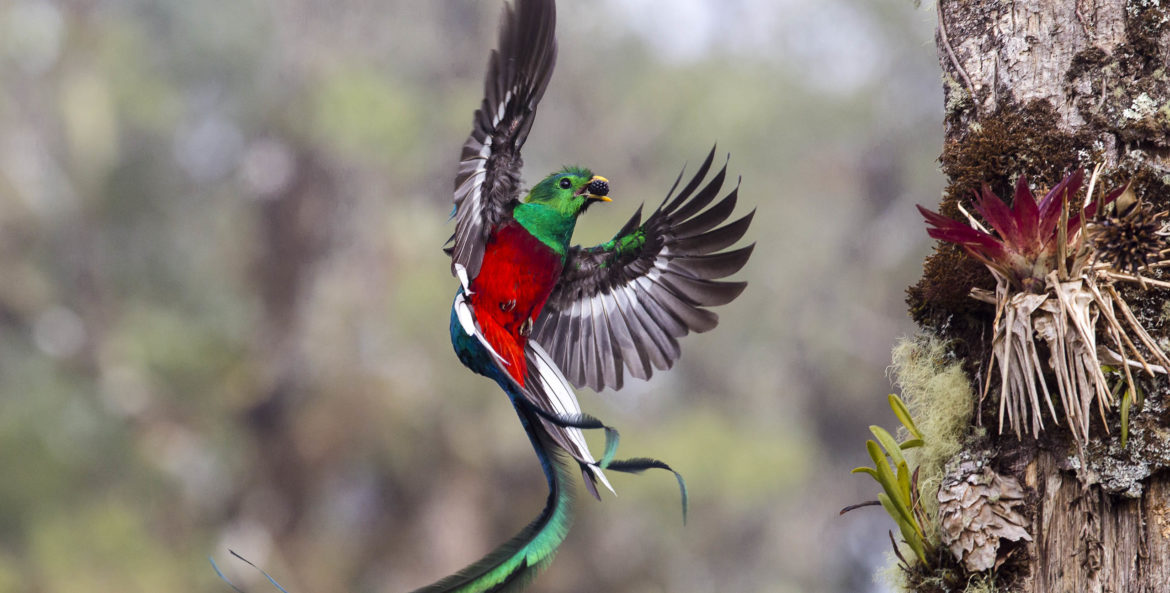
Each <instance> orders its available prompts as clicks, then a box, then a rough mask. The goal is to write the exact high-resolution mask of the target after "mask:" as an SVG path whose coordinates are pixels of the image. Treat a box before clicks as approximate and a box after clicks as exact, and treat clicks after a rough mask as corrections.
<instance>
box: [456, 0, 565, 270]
mask: <svg viewBox="0 0 1170 593" xmlns="http://www.w3.org/2000/svg"><path fill="white" fill-rule="evenodd" d="M556 20H557V17H556V5H555V3H554V1H553V0H516V2H515V6H514V7H513V6H506V7H505V9H504V15H503V17H502V19H501V24H500V41H499V48H498V49H497V50H494V51H492V55H491V58H489V59H488V68H487V77H486V79H485V81H484V98H483V104H482V105H481V106H480V108H479V109H478V110H477V111H476V112H475V119H474V122H473V127H472V130H471V136H470V137H468V138H467V142H466V143H465V144H464V145H463V155H462V157H460V160H459V172H458V174H457V175H456V176H455V196H454V197H455V211H454V213H453V214H452V216H453V217H454V218H455V234H454V235H453V236H452V237H451V241H453V242H454V244H453V245H452V246H451V247H450V248H449V250H448V252H449V253H450V254H451V272H452V273H453V274H456V275H458V273H459V269H460V267H462V269H463V271H464V273H466V275H467V276H468V278H471V279H474V278H475V276H476V274H478V273H479V267H480V263H481V261H482V259H483V250H484V243H485V241H486V239H487V234H488V233H489V232H490V231H491V229H492V228H493V227H494V226H495V225H496V224H497V223H499V222H500V220H501V219H502V218H503V217H504V216H505V214H506V213H507V209H508V208H509V205H510V204H511V203H512V202H513V201H514V200H515V199H516V198H517V195H518V193H519V189H520V188H519V186H520V168H521V166H522V164H523V163H522V161H521V159H520V147H521V146H523V145H524V141H525V139H527V138H528V131H529V129H531V128H532V121H533V118H534V117H535V114H536V105H537V103H538V102H539V101H540V98H541V96H542V95H544V91H545V88H547V87H548V81H549V77H550V76H552V71H553V66H554V64H555V63H556V58H557V42H556V36H555V33H556Z"/></svg>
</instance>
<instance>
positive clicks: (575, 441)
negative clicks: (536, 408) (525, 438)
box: [528, 340, 617, 496]
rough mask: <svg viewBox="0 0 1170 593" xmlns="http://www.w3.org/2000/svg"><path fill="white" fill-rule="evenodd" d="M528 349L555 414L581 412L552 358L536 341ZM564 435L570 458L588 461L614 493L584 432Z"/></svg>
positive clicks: (573, 414) (591, 468)
mask: <svg viewBox="0 0 1170 593" xmlns="http://www.w3.org/2000/svg"><path fill="white" fill-rule="evenodd" d="M528 348H529V349H530V350H531V351H532V354H533V355H534V356H533V357H532V361H533V362H535V363H536V369H535V370H536V373H535V375H536V377H538V378H539V380H540V383H541V386H543V387H544V392H545V393H546V394H548V401H549V404H551V405H552V407H553V409H554V410H555V411H556V413H557V414H559V415H562V416H576V415H579V414H580V413H581V404H580V403H578V401H577V395H576V394H575V393H574V392H573V387H572V386H571V385H569V381H568V380H567V379H565V375H564V374H563V373H561V370H560V369H559V368H557V365H555V364H553V362H552V358H551V357H549V355H548V352H545V350H544V348H542V347H541V345H540V344H539V343H537V342H536V340H529V341H528ZM564 430H565V433H566V436H568V437H569V440H570V442H571V443H572V445H573V447H574V448H575V449H576V451H572V452H571V453H573V456H574V457H577V458H578V459H581V460H583V461H585V462H587V463H588V464H589V470H590V471H592V472H593V475H594V476H596V477H597V481H599V482H601V483H602V485H604V486H605V487H606V488H607V489H608V490H609V491H610V492H613V493H614V495H615V496H616V495H617V492H616V491H615V490H614V489H613V485H611V484H610V483H609V479H608V478H606V477H605V472H603V471H601V468H600V467H598V466H597V460H596V459H594V458H593V454H592V453H591V452H590V451H589V444H588V443H586V442H585V433H584V432H582V431H581V429H579V428H566V429H564Z"/></svg>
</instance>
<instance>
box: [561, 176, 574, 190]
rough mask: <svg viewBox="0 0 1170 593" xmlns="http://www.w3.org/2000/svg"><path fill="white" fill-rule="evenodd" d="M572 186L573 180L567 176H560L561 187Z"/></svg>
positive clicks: (567, 187)
mask: <svg viewBox="0 0 1170 593" xmlns="http://www.w3.org/2000/svg"><path fill="white" fill-rule="evenodd" d="M570 187H573V182H572V181H569V178H568V177H561V189H569V188H570Z"/></svg>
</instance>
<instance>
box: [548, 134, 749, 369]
mask: <svg viewBox="0 0 1170 593" xmlns="http://www.w3.org/2000/svg"><path fill="white" fill-rule="evenodd" d="M714 156H715V150H714V149H712V150H711V153H710V154H709V155H708V156H707V159H706V160H705V161H704V162H703V164H702V166H700V167H699V170H698V172H696V173H695V175H694V177H693V178H692V179H691V180H690V182H688V183H687V185H686V186H685V187H683V189H682V190H681V191H679V193H678V194H677V195H675V194H674V190H675V189H677V188H678V184H679V181H681V180H682V174H681V173H680V174H679V178H678V180H676V181H675V184H674V187H673V188H671V191H670V193H669V194H668V195H667V197H666V199H665V200H664V201H663V203H662V205H661V206H659V207H658V209H657V210H655V211H654V213H653V214H651V215H650V217H649V218H647V219H646V221H645V222H644V223H643V222H641V208H639V209H638V212H637V213H635V214H634V216H633V217H632V218H630V220H629V222H627V223H626V224H625V226H624V227H622V229H621V231H619V232H618V234H617V235H616V236H615V237H614V238H613V240H612V241H609V242H608V243H604V244H602V245H598V246H596V247H590V248H581V247H573V248H571V249H570V250H569V253H568V255H567V257H566V261H565V269H564V273H563V274H562V276H561V279H560V281H559V282H558V284H557V286H556V288H554V289H553V292H552V294H551V295H550V296H549V299H548V302H547V303H546V304H545V307H544V310H543V312H542V313H541V316H540V318H539V319H538V320H537V321H536V324H535V327H534V328H533V332H532V339H533V340H535V341H536V342H539V343H540V344H541V345H543V346H544V348H545V350H547V351H548V354H549V355H550V356H551V357H552V359H553V361H554V362H555V363H556V364H557V366H559V367H560V369H561V370H562V371H563V372H564V374H565V375H566V376H567V377H568V379H569V380H570V381H572V383H573V384H574V385H576V386H577V387H581V386H586V385H587V386H589V387H590V388H591V389H594V390H600V389H601V388H602V387H611V388H614V389H620V388H621V386H622V375H623V367H624V368H626V369H629V371H630V374H631V375H633V376H635V377H638V378H639V379H648V378H650V375H651V374H653V372H654V370H653V369H655V368H657V369H659V370H665V369H668V368H670V367H671V365H673V364H674V361H675V360H677V359H678V357H679V354H680V350H679V345H678V338H681V337H683V336H685V335H687V334H688V333H690V332H691V331H695V332H705V331H707V330H709V329H711V328H713V327H715V325H716V324H717V323H718V321H719V317H718V316H717V315H716V314H715V313H714V312H712V311H710V310H708V309H707V307H714V306H717V305H723V304H726V303H728V302H730V301H731V300H732V299H734V298H736V297H737V296H739V294H740V293H741V292H743V289H744V287H745V286H746V285H747V283H746V282H720V281H718V279H719V278H724V277H727V276H729V275H731V274H734V273H735V272H737V271H739V270H740V268H742V267H743V266H744V264H745V263H746V262H747V260H748V257H749V256H750V255H751V252H752V249H753V247H754V246H755V244H754V243H753V244H752V245H748V246H746V247H742V248H739V249H735V250H731V251H728V250H727V248H728V247H729V246H731V245H733V244H734V243H736V242H737V241H739V240H740V239H741V238H742V237H743V235H744V233H745V232H746V231H747V228H748V225H750V224H751V220H752V216H753V215H754V214H755V210H753V211H752V212H751V213H749V214H747V215H746V216H743V217H742V218H739V219H737V220H735V221H734V222H730V223H726V221H727V219H728V218H729V217H730V216H731V213H732V211H733V210H734V209H735V203H736V197H737V195H738V191H739V187H738V185H737V186H736V187H735V188H734V189H732V190H731V191H730V192H729V193H728V194H727V195H726V196H724V197H723V198H722V199H720V200H719V201H717V202H716V203H715V204H714V205H713V206H710V207H709V208H708V207H707V206H708V205H709V204H711V202H712V201H714V200H715V198H716V197H717V196H718V194H719V191H720V189H721V188H722V186H723V182H724V179H725V177H726V172H727V165H726V164H725V165H724V166H723V168H722V169H721V170H719V172H717V173H716V174H715V175H714V177H712V178H711V179H710V180H709V181H707V182H706V183H704V178H705V177H706V176H707V173H708V171H709V170H710V169H711V161H712V159H713V158H714ZM725 223H726V224H725Z"/></svg>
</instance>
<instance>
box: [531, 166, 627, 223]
mask: <svg viewBox="0 0 1170 593" xmlns="http://www.w3.org/2000/svg"><path fill="white" fill-rule="evenodd" d="M607 194H609V180H607V179H606V178H604V177H601V176H599V175H594V174H593V172H592V171H590V170H589V169H583V168H581V167H565V168H564V169H563V170H561V171H559V172H557V173H553V174H552V175H549V176H548V177H545V178H544V180H542V181H541V182H540V183H537V184H536V185H535V186H533V187H532V191H531V192H529V193H528V197H527V198H525V200H524V201H525V202H527V203H529V204H541V205H543V206H547V207H550V208H553V209H555V210H557V212H559V213H560V214H561V215H562V216H564V217H566V218H575V217H577V216H578V215H579V214H581V213H582V212H584V211H585V209H587V208H588V207H589V206H590V205H591V204H593V203H594V202H610V201H612V200H610V199H609V197H608V195H607Z"/></svg>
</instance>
